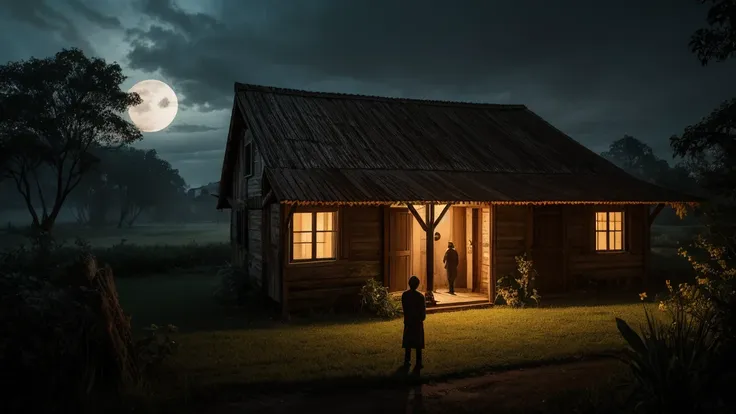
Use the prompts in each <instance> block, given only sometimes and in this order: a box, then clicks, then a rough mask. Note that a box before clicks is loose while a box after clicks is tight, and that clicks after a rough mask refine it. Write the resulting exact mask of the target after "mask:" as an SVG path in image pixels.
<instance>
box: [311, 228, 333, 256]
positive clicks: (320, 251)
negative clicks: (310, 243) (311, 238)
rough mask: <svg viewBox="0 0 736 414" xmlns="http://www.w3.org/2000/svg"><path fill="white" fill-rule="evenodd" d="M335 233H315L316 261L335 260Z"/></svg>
mask: <svg viewBox="0 0 736 414" xmlns="http://www.w3.org/2000/svg"><path fill="white" fill-rule="evenodd" d="M336 234H337V233H335V232H332V231H331V232H319V233H317V257H316V258H317V259H332V258H335V256H336V255H335V238H336V237H335V236H336Z"/></svg>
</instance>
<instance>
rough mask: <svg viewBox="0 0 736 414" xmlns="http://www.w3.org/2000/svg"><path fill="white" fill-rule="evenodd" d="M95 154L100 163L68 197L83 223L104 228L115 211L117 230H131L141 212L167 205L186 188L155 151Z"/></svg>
mask: <svg viewBox="0 0 736 414" xmlns="http://www.w3.org/2000/svg"><path fill="white" fill-rule="evenodd" d="M94 154H95V156H97V157H98V158H99V160H100V162H99V163H98V164H97V165H96V167H95V168H94V170H93V171H91V172H90V173H89V174H87V176H85V178H84V180H82V182H81V183H80V185H79V187H78V188H77V190H76V191H75V192H74V193H72V195H71V199H72V201H73V203H74V205H75V207H76V213H77V219H78V221H80V222H82V223H85V224H90V225H94V226H99V225H103V224H105V223H106V222H105V218H106V217H107V216H108V214H109V213H110V212H111V211H112V209H113V208H118V219H117V226H118V227H122V226H123V225H124V224H125V225H128V226H132V225H133V223H135V221H136V220H137V219H138V217H139V216H140V215H141V214H142V213H143V212H145V211H147V210H150V209H151V208H153V207H156V206H164V205H166V204H167V203H168V202H169V200H170V199H171V198H175V197H176V196H177V194H178V193H179V192H180V191H183V188H184V186H185V185H186V184H185V182H184V179H183V178H182V177H181V176H180V175H179V171H178V170H176V169H174V168H172V167H171V164H170V163H169V162H167V161H165V160H162V159H161V158H159V156H158V154H157V153H156V151H155V150H147V151H146V150H140V149H136V148H131V147H128V146H124V147H120V148H100V149H98V150H96V151H94Z"/></svg>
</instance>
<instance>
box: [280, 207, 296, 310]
mask: <svg viewBox="0 0 736 414" xmlns="http://www.w3.org/2000/svg"><path fill="white" fill-rule="evenodd" d="M295 210H296V204H291V205H290V206H289V210H288V211H287V212H286V214H285V215H284V216H282V219H281V222H280V224H281V228H280V229H279V234H280V236H281V237H280V240H279V244H280V245H281V247H280V248H279V277H280V279H281V316H283V317H284V319H287V320H288V319H289V284H288V283H286V277H285V272H284V268H285V267H286V263H287V258H286V255H285V254H284V253H285V251H286V249H287V248H290V246H289V241H290V239H291V238H290V237H289V227H290V226H291V219H292V217H294V211H295Z"/></svg>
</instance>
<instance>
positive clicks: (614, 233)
mask: <svg viewBox="0 0 736 414" xmlns="http://www.w3.org/2000/svg"><path fill="white" fill-rule="evenodd" d="M595 250H596V251H601V252H606V251H623V250H624V213H623V212H621V211H599V212H596V213H595Z"/></svg>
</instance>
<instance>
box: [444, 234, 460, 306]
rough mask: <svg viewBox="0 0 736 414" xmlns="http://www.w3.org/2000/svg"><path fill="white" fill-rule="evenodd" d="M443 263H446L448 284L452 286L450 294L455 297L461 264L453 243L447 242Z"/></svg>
mask: <svg viewBox="0 0 736 414" xmlns="http://www.w3.org/2000/svg"><path fill="white" fill-rule="evenodd" d="M442 262H443V263H445V269H447V284H448V285H450V294H451V295H454V294H455V279H457V265H458V262H460V257H458V255H457V250H455V245H454V244H453V243H452V242H447V251H446V252H445V257H444V258H443V259H442Z"/></svg>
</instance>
